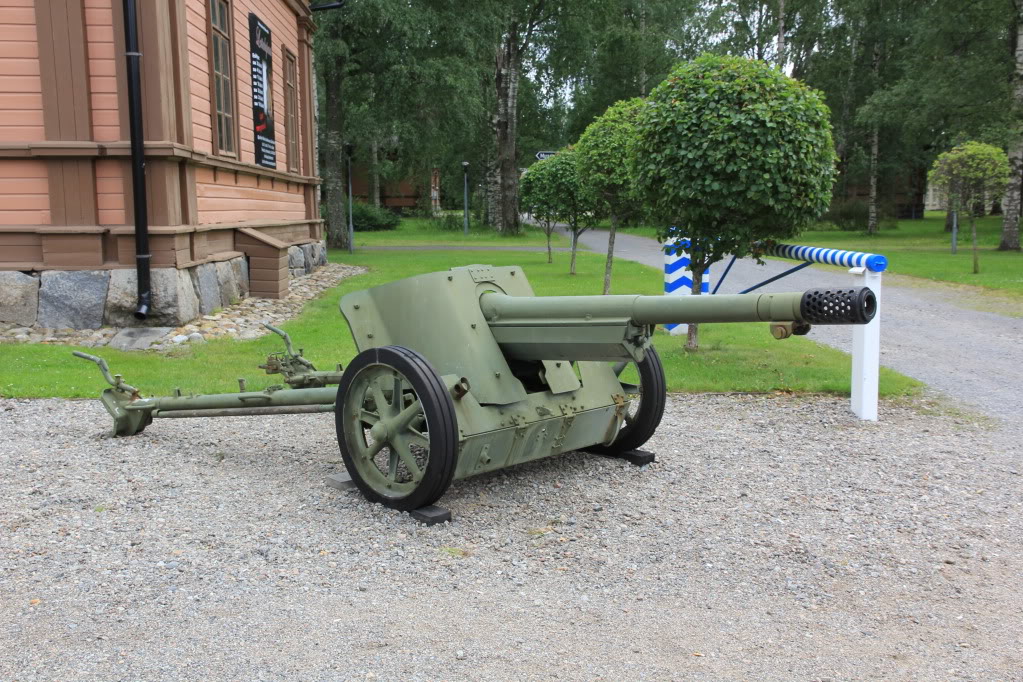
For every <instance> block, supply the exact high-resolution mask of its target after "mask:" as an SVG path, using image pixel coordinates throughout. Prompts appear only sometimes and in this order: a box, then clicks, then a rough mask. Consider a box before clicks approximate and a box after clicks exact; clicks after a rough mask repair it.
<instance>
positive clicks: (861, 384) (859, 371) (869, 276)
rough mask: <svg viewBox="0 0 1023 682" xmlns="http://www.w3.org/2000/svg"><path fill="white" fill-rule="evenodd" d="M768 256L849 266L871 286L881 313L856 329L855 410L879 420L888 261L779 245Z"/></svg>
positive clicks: (855, 253)
mask: <svg viewBox="0 0 1023 682" xmlns="http://www.w3.org/2000/svg"><path fill="white" fill-rule="evenodd" d="M767 253H768V255H771V256H778V257H780V258H791V259H793V260H801V261H804V262H807V263H824V264H827V265H840V266H844V267H848V268H850V269H849V272H850V273H851V274H853V275H856V276H857V277H858V278H859V280H860V284H861V285H862V286H865V287H870V290H871V291H873V292H874V297H875V298H876V299H877V313H875V314H874V319H873V320H871V321H870V323H869V324H865V325H856V326H855V327H853V347H852V411H853V413H854V414H855V415H856V416H857V417H859V418H860V419H864V420H867V421H877V388H878V375H879V372H880V371H881V273H882V272H884V271H885V269H886V268H887V267H888V259H887V258H885V257H884V256H882V255H879V254H876V253H862V252H860V251H842V250H840V249H823V248H815V247H813V246H795V245H792V244H777V245H775V246H774V247H772V248H771V249H768V251H767Z"/></svg>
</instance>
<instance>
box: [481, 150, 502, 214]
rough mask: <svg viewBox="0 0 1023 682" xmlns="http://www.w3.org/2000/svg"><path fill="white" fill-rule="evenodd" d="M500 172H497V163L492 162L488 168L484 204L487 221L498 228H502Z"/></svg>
mask: <svg viewBox="0 0 1023 682" xmlns="http://www.w3.org/2000/svg"><path fill="white" fill-rule="evenodd" d="M500 177H501V176H500V173H498V172H497V164H496V163H491V164H490V166H489V168H488V169H487V178H486V181H485V182H484V185H483V187H484V190H483V191H484V192H485V193H486V201H484V202H483V205H484V206H485V207H486V213H487V215H486V223H487V225H490V226H491V227H493V228H494V229H496V230H499V229H500V220H499V219H498V216H499V215H501V210H500V204H501V202H500V197H501V180H500Z"/></svg>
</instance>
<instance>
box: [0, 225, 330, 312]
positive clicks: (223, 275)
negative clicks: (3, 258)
mask: <svg viewBox="0 0 1023 682" xmlns="http://www.w3.org/2000/svg"><path fill="white" fill-rule="evenodd" d="M326 263H327V249H326V245H325V244H324V243H312V244H304V245H302V246H292V247H291V248H290V249H288V269H289V271H290V272H291V275H292V277H296V276H301V275H306V274H309V273H311V272H313V271H314V270H315V269H317V268H318V267H320V266H321V265H325V264H326ZM150 277H151V283H152V292H153V305H152V313H151V314H150V316H149V318H148V319H146V320H145V321H139V320H136V319H135V315H134V313H135V306H136V303H137V291H136V286H137V285H136V277H135V270H45V271H43V272H42V273H41V274H40V273H34V274H25V273H22V272H13V271H0V323H15V324H18V325H21V326H23V327H33V326H35V327H44V328H48V329H97V328H99V327H103V326H111V327H138V326H147V327H178V326H180V325H184V324H187V323H188V322H191V321H192V320H194V319H196V318H198V317H201V316H203V315H209V314H210V313H212V312H213V311H214V310H216V309H218V308H226V307H227V306H230V305H232V304H234V303H237V302H238V301H240V300H242V299H244V298H246V297H247V296H248V295H249V266H248V261H247V260H246V259H245V257H237V258H232V259H230V260H226V261H220V262H215V263H204V264H202V265H198V266H195V267H192V268H186V269H183V270H178V269H176V268H154V269H153V270H152V271H151V273H150Z"/></svg>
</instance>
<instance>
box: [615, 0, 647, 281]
mask: <svg viewBox="0 0 1023 682" xmlns="http://www.w3.org/2000/svg"><path fill="white" fill-rule="evenodd" d="M639 35H640V40H643V39H645V37H646V3H645V2H640V3H639ZM648 78H649V76H648V75H647V71H646V55H640V60H639V96H640V97H646V96H647V91H646V82H647V79H648ZM604 293H607V292H604Z"/></svg>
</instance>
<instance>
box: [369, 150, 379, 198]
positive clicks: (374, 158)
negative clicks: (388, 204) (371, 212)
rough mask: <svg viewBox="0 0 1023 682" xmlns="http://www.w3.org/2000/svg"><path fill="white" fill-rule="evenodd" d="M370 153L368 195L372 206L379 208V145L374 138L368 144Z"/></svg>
mask: <svg viewBox="0 0 1023 682" xmlns="http://www.w3.org/2000/svg"><path fill="white" fill-rule="evenodd" d="M369 153H370V157H369V159H370V161H369V162H370V164H371V165H370V175H369V195H370V197H372V201H373V205H374V206H376V207H377V208H380V143H378V142H377V141H376V138H374V139H373V140H372V141H371V142H370V143H369Z"/></svg>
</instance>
